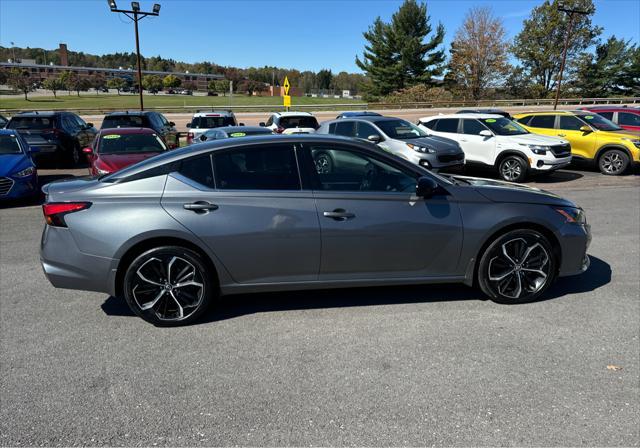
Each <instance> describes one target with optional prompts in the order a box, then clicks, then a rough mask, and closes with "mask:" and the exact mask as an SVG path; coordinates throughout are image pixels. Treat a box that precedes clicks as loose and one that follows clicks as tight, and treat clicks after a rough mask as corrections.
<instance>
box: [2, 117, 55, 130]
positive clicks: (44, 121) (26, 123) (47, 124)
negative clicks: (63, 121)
mask: <svg viewBox="0 0 640 448" xmlns="http://www.w3.org/2000/svg"><path fill="white" fill-rule="evenodd" d="M52 127H53V121H52V119H51V118H50V117H13V118H12V119H11V120H10V121H9V123H8V124H7V129H47V128H52Z"/></svg>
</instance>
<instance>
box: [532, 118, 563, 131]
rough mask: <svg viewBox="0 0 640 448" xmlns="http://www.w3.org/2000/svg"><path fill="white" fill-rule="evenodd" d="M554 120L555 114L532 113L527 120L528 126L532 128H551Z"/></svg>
mask: <svg viewBox="0 0 640 448" xmlns="http://www.w3.org/2000/svg"><path fill="white" fill-rule="evenodd" d="M555 122H556V116H555V115H534V116H533V117H532V118H531V120H530V121H529V126H531V127H532V128H545V129H553V128H554V126H555Z"/></svg>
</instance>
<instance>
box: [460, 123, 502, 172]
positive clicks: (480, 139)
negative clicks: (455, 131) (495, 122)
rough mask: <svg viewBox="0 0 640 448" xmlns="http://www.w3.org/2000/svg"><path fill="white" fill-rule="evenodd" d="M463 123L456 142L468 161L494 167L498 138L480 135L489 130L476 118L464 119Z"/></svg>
mask: <svg viewBox="0 0 640 448" xmlns="http://www.w3.org/2000/svg"><path fill="white" fill-rule="evenodd" d="M461 121H462V125H461V127H460V135H459V136H458V138H456V140H458V142H459V143H460V146H461V147H462V150H463V151H464V155H465V158H466V159H467V161H469V162H479V163H484V164H487V165H493V164H494V162H495V160H496V137H495V136H493V137H485V136H484V135H480V132H481V131H487V130H489V129H487V127H486V126H485V125H483V124H482V123H481V122H480V121H478V120H476V119H475V118H463V119H462V120H461Z"/></svg>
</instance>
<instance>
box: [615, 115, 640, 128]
mask: <svg viewBox="0 0 640 448" xmlns="http://www.w3.org/2000/svg"><path fill="white" fill-rule="evenodd" d="M616 123H617V124H618V125H619V126H621V127H623V128H624V129H628V130H630V131H640V113H633V112H618V120H617V122H616Z"/></svg>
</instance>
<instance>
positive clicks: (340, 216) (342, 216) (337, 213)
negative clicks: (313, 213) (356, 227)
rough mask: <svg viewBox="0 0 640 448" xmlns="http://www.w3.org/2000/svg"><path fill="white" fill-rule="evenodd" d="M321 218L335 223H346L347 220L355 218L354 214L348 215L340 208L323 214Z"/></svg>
mask: <svg viewBox="0 0 640 448" xmlns="http://www.w3.org/2000/svg"><path fill="white" fill-rule="evenodd" d="M322 216H324V217H325V218H331V219H334V220H336V221H346V220H348V219H353V218H355V217H356V215H355V214H354V213H349V212H347V211H345V210H344V209H341V208H337V209H335V210H334V211H332V212H323V213H322Z"/></svg>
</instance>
